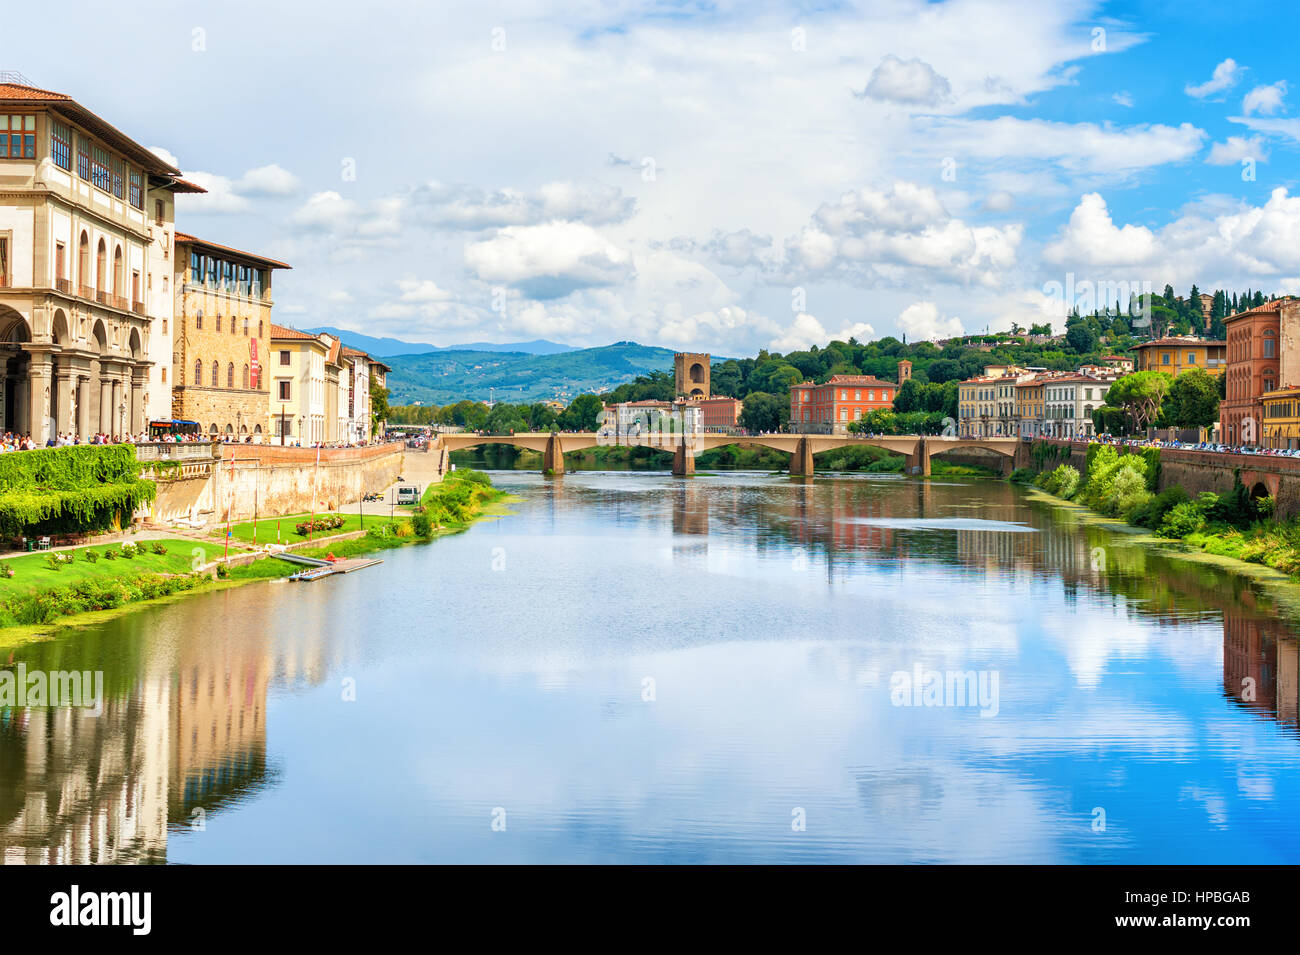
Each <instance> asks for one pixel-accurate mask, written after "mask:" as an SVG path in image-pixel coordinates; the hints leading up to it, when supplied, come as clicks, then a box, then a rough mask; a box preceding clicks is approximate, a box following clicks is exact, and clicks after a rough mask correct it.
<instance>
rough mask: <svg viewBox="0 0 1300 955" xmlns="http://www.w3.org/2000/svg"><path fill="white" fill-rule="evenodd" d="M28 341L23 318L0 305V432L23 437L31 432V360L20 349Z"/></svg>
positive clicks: (27, 331) (30, 336)
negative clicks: (9, 432)
mask: <svg viewBox="0 0 1300 955" xmlns="http://www.w3.org/2000/svg"><path fill="white" fill-rule="evenodd" d="M31 340H32V335H31V329H30V328H28V326H27V322H26V320H25V319H24V318H23V317H22V315H20V314H19V313H18V312H15V311H14V310H13V309H11V308H6V307H5V306H3V305H0V389H2V390H3V395H2V396H0V415H2V416H3V420H0V431H12V432H14V433H15V434H26V433H28V432H29V431H30V430H31V424H30V422H29V408H30V405H29V402H30V400H31V394H30V390H31V358H30V356H29V355H28V354H27V352H26V351H24V350H23V348H22V346H23V344H24V343H26V342H30V341H31Z"/></svg>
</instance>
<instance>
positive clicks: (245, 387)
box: [244, 365, 248, 391]
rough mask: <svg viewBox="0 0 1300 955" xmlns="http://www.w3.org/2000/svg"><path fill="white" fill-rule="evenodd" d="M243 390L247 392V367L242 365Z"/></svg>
mask: <svg viewBox="0 0 1300 955" xmlns="http://www.w3.org/2000/svg"><path fill="white" fill-rule="evenodd" d="M244 390H245V391H247V390H248V365H244Z"/></svg>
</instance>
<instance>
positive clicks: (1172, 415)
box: [1162, 368, 1219, 428]
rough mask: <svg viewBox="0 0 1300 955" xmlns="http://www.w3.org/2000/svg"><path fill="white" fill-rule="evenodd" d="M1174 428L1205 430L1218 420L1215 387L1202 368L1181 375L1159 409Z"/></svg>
mask: <svg viewBox="0 0 1300 955" xmlns="http://www.w3.org/2000/svg"><path fill="white" fill-rule="evenodd" d="M1162 410H1163V412H1164V417H1165V420H1166V421H1168V422H1169V424H1171V425H1173V426H1174V427H1175V428H1208V427H1209V426H1210V425H1212V424H1214V422H1215V421H1217V420H1218V418H1219V386H1218V383H1217V382H1216V381H1215V380H1214V378H1213V376H1211V375H1210V373H1209V372H1207V371H1206V370H1205V369H1204V368H1193V369H1191V370H1190V371H1185V372H1183V373H1182V374H1181V375H1179V376H1178V377H1177V378H1175V379H1174V380H1173V383H1172V384H1171V385H1170V386H1169V395H1168V397H1166V398H1165V401H1164V405H1163V406H1162Z"/></svg>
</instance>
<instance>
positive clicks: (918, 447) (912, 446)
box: [430, 431, 1020, 476]
mask: <svg viewBox="0 0 1300 955" xmlns="http://www.w3.org/2000/svg"><path fill="white" fill-rule="evenodd" d="M484 444H512V445H514V446H515V447H519V448H527V449H529V450H530V451H540V452H541V454H542V470H543V471H545V472H548V473H552V474H563V473H564V452H565V451H581V450H583V449H584V448H594V447H597V446H603V447H633V448H656V449H658V450H660V451H666V452H670V453H671V454H672V455H673V474H676V475H680V476H685V475H689V474H694V473H695V455H697V454H699V453H700V452H701V451H710V450H712V449H714V448H721V447H726V446H728V445H740V446H745V447H760V448H770V449H772V450H773V451H784V452H785V453H786V454H788V455H790V473H791V474H803V475H810V474H812V473H813V455H815V454H820V453H821V452H823V451H831V450H834V449H836V448H845V447H861V446H866V447H872V448H883V449H884V450H886V451H892V452H893V453H894V454H901V455H903V456H904V457H905V458H906V459H907V464H906V466H905V470H906V471H907V473H909V474H929V473H930V458H931V457H932V456H934V455H936V454H947V453H949V452H951V451H961V450H965V449H982V450H985V451H992V452H994V453H996V454H1000V455H1002V456H1003V457H1004V458H1006V459H1007V460H1008V461H1010V460H1011V459H1012V458H1013V457H1014V456H1015V453H1016V448H1017V447H1018V446H1019V444H1020V442H1019V440H1018V439H1016V438H958V437H940V436H937V435H924V434H920V435H918V434H900V435H888V436H885V437H879V438H865V437H860V436H858V435H839V434H755V435H735V434H702V433H695V434H667V433H662V432H656V433H650V434H642V435H626V434H623V435H612V434H597V433H596V432H594V431H579V432H566V433H554V434H551V433H546V432H531V433H527V434H442V435H439V436H438V438H437V440H435V441H434V442H432V443H431V445H430V450H431V451H433V452H436V453H438V454H440V455H441V454H443V453H450V452H452V451H460V450H462V449H463V448H472V447H476V446H478V445H484Z"/></svg>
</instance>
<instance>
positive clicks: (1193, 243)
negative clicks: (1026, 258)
mask: <svg viewBox="0 0 1300 955" xmlns="http://www.w3.org/2000/svg"><path fill="white" fill-rule="evenodd" d="M1043 257H1044V259H1045V260H1047V261H1049V262H1059V263H1062V264H1065V265H1067V266H1068V267H1071V268H1073V267H1077V266H1080V265H1094V266H1097V265H1100V266H1141V267H1142V270H1141V273H1140V275H1141V277H1143V278H1145V277H1151V278H1152V279H1153V284H1155V283H1157V282H1165V281H1169V282H1172V283H1173V284H1174V287H1175V288H1181V287H1183V286H1184V285H1189V284H1191V283H1192V282H1197V283H1198V284H1200V285H1201V286H1202V287H1203V288H1213V287H1236V286H1245V285H1250V284H1256V283H1265V282H1266V283H1268V286H1269V287H1270V288H1274V287H1276V288H1283V287H1293V286H1294V285H1296V284H1300V196H1291V195H1289V194H1288V192H1287V190H1286V189H1285V188H1284V187H1278V188H1277V189H1274V190H1273V192H1272V193H1271V194H1270V195H1269V198H1268V201H1267V202H1266V203H1265V204H1264V205H1262V206H1251V205H1247V204H1245V203H1241V202H1238V201H1234V200H1230V199H1228V198H1227V197H1222V198H1217V199H1214V200H1213V201H1205V202H1202V203H1200V204H1197V205H1192V206H1189V207H1187V208H1186V209H1184V210H1183V214H1182V215H1180V216H1179V217H1178V218H1177V219H1175V220H1173V221H1172V222H1170V223H1169V224H1168V225H1166V226H1164V227H1163V228H1161V229H1159V230H1158V231H1153V230H1152V229H1149V228H1147V227H1146V226H1141V225H1132V224H1129V225H1124V226H1116V225H1115V223H1114V222H1113V221H1112V220H1111V216H1110V213H1109V211H1108V209H1107V207H1106V203H1105V200H1103V199H1102V198H1101V196H1100V195H1097V194H1096V193H1092V194H1089V195H1086V196H1084V197H1083V198H1082V199H1081V200H1080V202H1079V205H1078V206H1077V207H1076V208H1075V210H1074V212H1073V213H1072V214H1071V216H1070V221H1069V223H1068V224H1067V225H1066V226H1065V228H1064V229H1062V231H1061V234H1060V235H1059V237H1058V238H1057V240H1056V241H1055V242H1054V243H1052V244H1051V245H1049V246H1048V248H1047V250H1046V251H1045V252H1044V256H1043ZM1115 277H1116V278H1117V279H1125V280H1127V279H1130V278H1134V277H1136V276H1133V275H1130V274H1128V273H1117V274H1116V276H1115Z"/></svg>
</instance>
